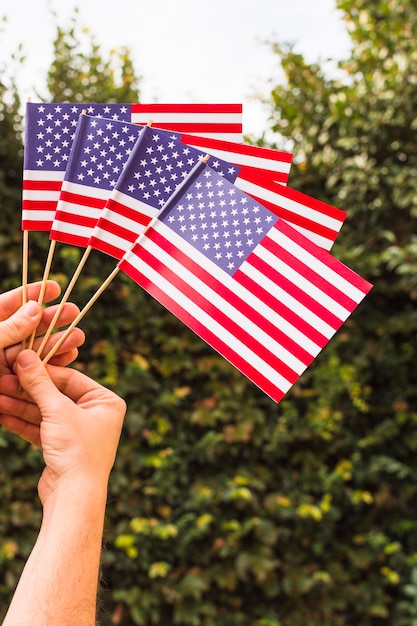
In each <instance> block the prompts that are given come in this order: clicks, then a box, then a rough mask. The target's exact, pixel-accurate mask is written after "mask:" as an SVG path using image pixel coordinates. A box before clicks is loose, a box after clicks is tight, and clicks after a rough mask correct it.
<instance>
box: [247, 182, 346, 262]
mask: <svg viewBox="0 0 417 626" xmlns="http://www.w3.org/2000/svg"><path fill="white" fill-rule="evenodd" d="M235 184H236V186H237V187H239V189H241V190H242V191H244V192H245V193H247V194H248V195H250V196H252V197H253V198H254V199H255V200H258V202H261V203H262V204H263V205H264V206H265V207H267V208H269V209H270V210H271V211H272V212H273V213H276V215H278V217H281V218H282V219H284V220H286V221H287V222H288V223H289V224H291V226H293V227H294V228H295V229H296V230H298V231H299V232H300V233H302V234H303V235H304V236H305V237H307V238H308V239H310V240H311V241H313V242H314V243H315V244H317V245H318V246H320V247H321V248H324V249H325V250H330V249H331V247H332V246H333V244H334V242H335V241H336V238H337V236H338V234H339V232H340V229H341V228H342V226H343V224H344V221H345V219H346V217H347V213H346V211H342V210H341V209H338V208H337V207H334V206H332V205H331V204H327V203H326V202H323V201H322V200H318V199H317V198H313V197H312V196H309V195H307V194H305V193H302V192H301V191H298V190H297V189H293V188H292V187H287V186H284V185H277V184H275V183H274V181H271V180H267V179H262V180H260V181H256V180H255V179H251V177H250V176H249V177H245V174H242V172H240V173H239V177H238V178H237V179H236V181H235Z"/></svg>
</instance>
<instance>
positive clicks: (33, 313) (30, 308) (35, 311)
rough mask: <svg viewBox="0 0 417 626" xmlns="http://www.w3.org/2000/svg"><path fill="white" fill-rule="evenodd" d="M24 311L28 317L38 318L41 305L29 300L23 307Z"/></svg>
mask: <svg viewBox="0 0 417 626" xmlns="http://www.w3.org/2000/svg"><path fill="white" fill-rule="evenodd" d="M23 311H24V312H25V315H27V316H28V317H38V315H39V304H38V303H37V302H35V300H29V302H26V304H25V305H24V306H23Z"/></svg>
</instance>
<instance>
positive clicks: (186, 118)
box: [132, 111, 242, 127]
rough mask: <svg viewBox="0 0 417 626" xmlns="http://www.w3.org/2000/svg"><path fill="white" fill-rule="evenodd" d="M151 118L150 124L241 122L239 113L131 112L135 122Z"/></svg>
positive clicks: (144, 122)
mask: <svg viewBox="0 0 417 626" xmlns="http://www.w3.org/2000/svg"><path fill="white" fill-rule="evenodd" d="M150 118H151V119H152V126H154V127H155V126H156V127H157V126H158V122H161V123H162V124H176V123H179V124H190V123H191V124H199V123H202V124H242V114H241V113H193V112H192V111H188V112H186V111H185V112H184V113H180V112H178V113H175V112H174V113H158V112H157V111H148V112H142V111H135V112H133V113H132V121H133V122H134V123H135V124H147V123H148V121H149V119H150Z"/></svg>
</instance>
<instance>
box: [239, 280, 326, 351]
mask: <svg viewBox="0 0 417 626" xmlns="http://www.w3.org/2000/svg"><path fill="white" fill-rule="evenodd" d="M234 278H235V280H236V281H237V282H238V283H239V284H240V285H242V287H245V288H246V289H247V290H248V291H249V292H251V293H253V294H254V295H256V297H257V298H258V299H259V300H261V301H262V302H264V303H265V304H266V305H267V306H268V307H270V308H271V309H272V310H273V311H275V313H276V314H277V315H280V316H281V317H282V318H283V319H284V320H286V321H287V322H288V323H289V324H291V325H292V326H294V328H296V329H297V330H298V331H300V333H302V334H303V335H305V336H306V337H308V338H309V339H310V341H312V342H314V343H315V344H316V345H318V346H319V347H320V348H324V346H325V345H326V344H327V342H328V341H329V339H328V338H327V337H326V336H325V335H323V334H322V333H320V331H318V330H317V329H316V328H314V327H313V326H311V325H310V324H309V323H308V322H306V321H305V320H304V319H303V318H302V317H300V316H299V315H297V313H295V312H294V311H293V310H292V309H290V308H289V307H287V306H286V305H285V304H284V303H283V302H281V301H280V300H278V299H277V298H276V297H275V296H273V295H272V294H271V293H270V292H269V291H267V290H266V289H265V288H264V287H262V286H261V285H259V283H257V282H255V281H254V280H253V279H252V278H250V277H249V276H247V275H246V274H244V273H243V272H242V271H241V270H238V271H237V272H236V274H234Z"/></svg>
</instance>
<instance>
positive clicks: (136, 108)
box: [22, 102, 242, 231]
mask: <svg viewBox="0 0 417 626" xmlns="http://www.w3.org/2000/svg"><path fill="white" fill-rule="evenodd" d="M84 109H85V110H86V113H87V114H88V115H91V116H97V117H105V118H109V119H113V120H120V121H127V122H132V123H135V124H139V123H140V124H147V123H148V121H149V115H148V114H147V113H146V111H147V110H149V111H153V113H154V114H155V117H157V119H158V121H159V122H160V124H161V126H162V127H164V128H167V129H169V130H176V128H175V127H176V126H177V125H178V126H179V129H178V130H179V132H186V131H185V130H184V129H188V130H189V131H190V132H191V127H190V126H189V124H192V132H193V133H197V134H198V133H205V132H206V131H207V127H208V126H210V128H211V129H212V130H213V132H214V135H215V136H216V137H223V138H228V139H229V138H230V137H231V135H230V131H231V130H232V137H235V140H236V141H241V138H242V105H241V104H231V105H227V104H226V105H224V104H210V105H200V104H191V105H189V104H175V105H162V104H158V105H146V104H114V103H109V104H93V103H87V104H86V103H84V104H83V103H60V102H47V103H34V102H28V103H27V105H26V120H25V142H24V165H23V169H24V171H23V203H22V229H23V230H42V231H49V230H50V227H51V223H52V220H53V217H54V212H55V209H56V205H57V202H58V198H59V192H60V190H61V183H62V181H63V179H64V173H65V169H66V165H67V162H68V158H69V153H70V149H71V145H72V141H73V139H74V134H75V128H76V126H77V122H78V119H79V116H80V113H81V112H82V111H83V110H84ZM144 116H145V117H144ZM155 121H156V120H155ZM155 125H156V124H155ZM210 134H211V133H210Z"/></svg>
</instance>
